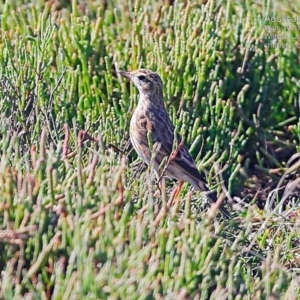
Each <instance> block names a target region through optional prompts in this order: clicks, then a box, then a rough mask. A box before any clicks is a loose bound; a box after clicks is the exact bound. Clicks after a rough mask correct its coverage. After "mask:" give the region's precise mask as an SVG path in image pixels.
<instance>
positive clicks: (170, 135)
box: [151, 111, 208, 191]
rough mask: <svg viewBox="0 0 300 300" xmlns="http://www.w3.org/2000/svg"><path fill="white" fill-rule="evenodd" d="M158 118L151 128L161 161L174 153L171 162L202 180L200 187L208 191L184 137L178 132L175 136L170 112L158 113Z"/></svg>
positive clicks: (182, 170)
mask: <svg viewBox="0 0 300 300" xmlns="http://www.w3.org/2000/svg"><path fill="white" fill-rule="evenodd" d="M156 118H157V119H156V122H151V129H152V139H153V143H156V145H157V148H159V153H157V154H156V155H157V159H158V160H159V163H160V162H161V161H162V159H163V158H164V157H166V156H167V157H170V155H173V157H172V159H171V160H170V162H169V164H170V165H176V167H177V168H180V169H181V172H182V173H186V174H188V175H190V176H192V177H194V178H195V179H196V180H197V181H200V182H201V183H200V184H201V186H200V188H201V189H202V190H203V191H208V188H207V186H206V180H205V179H204V178H203V177H202V176H201V174H200V173H199V171H198V169H197V167H196V165H195V162H194V160H193V158H192V156H191V154H190V153H189V151H188V148H187V147H186V146H185V145H184V144H181V143H182V139H181V137H180V135H179V134H177V135H176V138H174V131H175V127H174V125H173V123H172V121H171V120H170V118H169V116H168V114H167V113H164V111H162V112H160V113H156ZM176 150H177V151H176Z"/></svg>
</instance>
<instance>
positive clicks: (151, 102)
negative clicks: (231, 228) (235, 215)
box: [119, 69, 230, 218]
mask: <svg viewBox="0 0 300 300" xmlns="http://www.w3.org/2000/svg"><path fill="white" fill-rule="evenodd" d="M119 73H120V74H121V75H123V76H125V77H127V78H128V79H130V80H131V81H132V82H133V83H134V85H135V86H136V87H137V88H138V90H139V92H140V96H139V101H138V105H137V108H136V109H135V111H134V113H133V116H132V118H131V121H130V139H131V142H132V145H133V147H134V149H135V150H136V152H137V153H138V155H139V156H140V157H141V158H142V159H143V161H144V162H146V163H147V164H148V165H149V164H150V160H151V161H153V167H154V170H155V173H156V175H157V177H158V178H160V176H159V175H160V174H159V166H160V164H161V163H162V161H163V160H164V159H165V157H167V158H169V157H170V156H171V155H172V154H174V147H173V143H174V141H175V143H176V145H180V146H179V147H178V146H177V151H178V152H177V153H176V155H173V157H172V158H171V159H169V160H168V164H167V167H166V169H165V174H164V175H166V176H167V177H170V178H174V179H177V180H180V181H186V182H189V183H190V184H191V185H192V186H194V187H195V188H196V189H198V190H200V191H202V192H205V195H206V197H207V198H208V199H209V200H210V201H211V202H212V203H214V202H216V201H217V195H216V193H215V192H212V191H210V190H209V189H208V187H207V183H206V181H205V179H204V178H203V177H202V176H201V174H200V173H199V171H198V169H197V167H196V165H195V162H194V160H193V158H192V157H191V155H190V153H189V151H188V149H187V147H186V146H185V145H184V144H183V143H182V142H181V138H180V136H179V135H176V139H174V130H175V126H174V124H173V123H172V121H171V119H170V117H169V115H168V112H167V110H166V108H165V104H164V100H163V83H162V80H161V78H160V76H159V75H158V74H157V73H155V72H153V71H151V70H147V69H139V70H136V71H132V72H125V71H119ZM149 132H150V134H149ZM149 138H150V139H152V142H153V146H152V152H151V149H150V147H149V142H148V141H149ZM175 148H176V147H175ZM151 153H152V154H151ZM151 155H152V156H153V155H154V157H151ZM220 210H221V212H222V213H223V215H224V216H225V217H226V218H230V213H229V212H228V210H227V209H226V208H225V207H224V205H223V204H221V205H220Z"/></svg>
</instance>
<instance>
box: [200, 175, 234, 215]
mask: <svg viewBox="0 0 300 300" xmlns="http://www.w3.org/2000/svg"><path fill="white" fill-rule="evenodd" d="M198 186H199V189H200V190H201V191H205V195H206V197H207V198H208V199H209V201H210V202H211V203H216V202H217V201H218V197H217V193H216V192H212V191H210V190H209V189H208V188H207V186H206V184H205V183H203V182H202V181H200V182H198ZM219 209H220V211H221V213H222V214H223V216H224V217H225V218H227V219H230V212H229V211H228V210H227V209H226V208H225V206H224V204H223V203H221V205H220V206H219Z"/></svg>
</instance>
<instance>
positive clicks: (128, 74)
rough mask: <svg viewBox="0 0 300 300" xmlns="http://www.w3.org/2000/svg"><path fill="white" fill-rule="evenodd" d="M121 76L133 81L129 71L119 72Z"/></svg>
mask: <svg viewBox="0 0 300 300" xmlns="http://www.w3.org/2000/svg"><path fill="white" fill-rule="evenodd" d="M119 74H121V75H122V76H124V77H127V78H128V79H131V77H132V75H131V73H130V72H127V71H119Z"/></svg>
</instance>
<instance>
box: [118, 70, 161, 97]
mask: <svg viewBox="0 0 300 300" xmlns="http://www.w3.org/2000/svg"><path fill="white" fill-rule="evenodd" d="M119 73H120V74H121V75H122V76H125V77H127V78H128V79H130V81H132V82H133V84H134V85H135V86H136V87H137V88H138V90H139V92H140V95H141V96H142V97H147V98H149V99H150V100H153V97H155V98H158V99H161V100H162V91H163V83H162V80H161V78H160V76H159V75H158V74H157V73H155V72H153V71H151V70H147V69H139V70H135V71H132V72H127V71H119Z"/></svg>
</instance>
